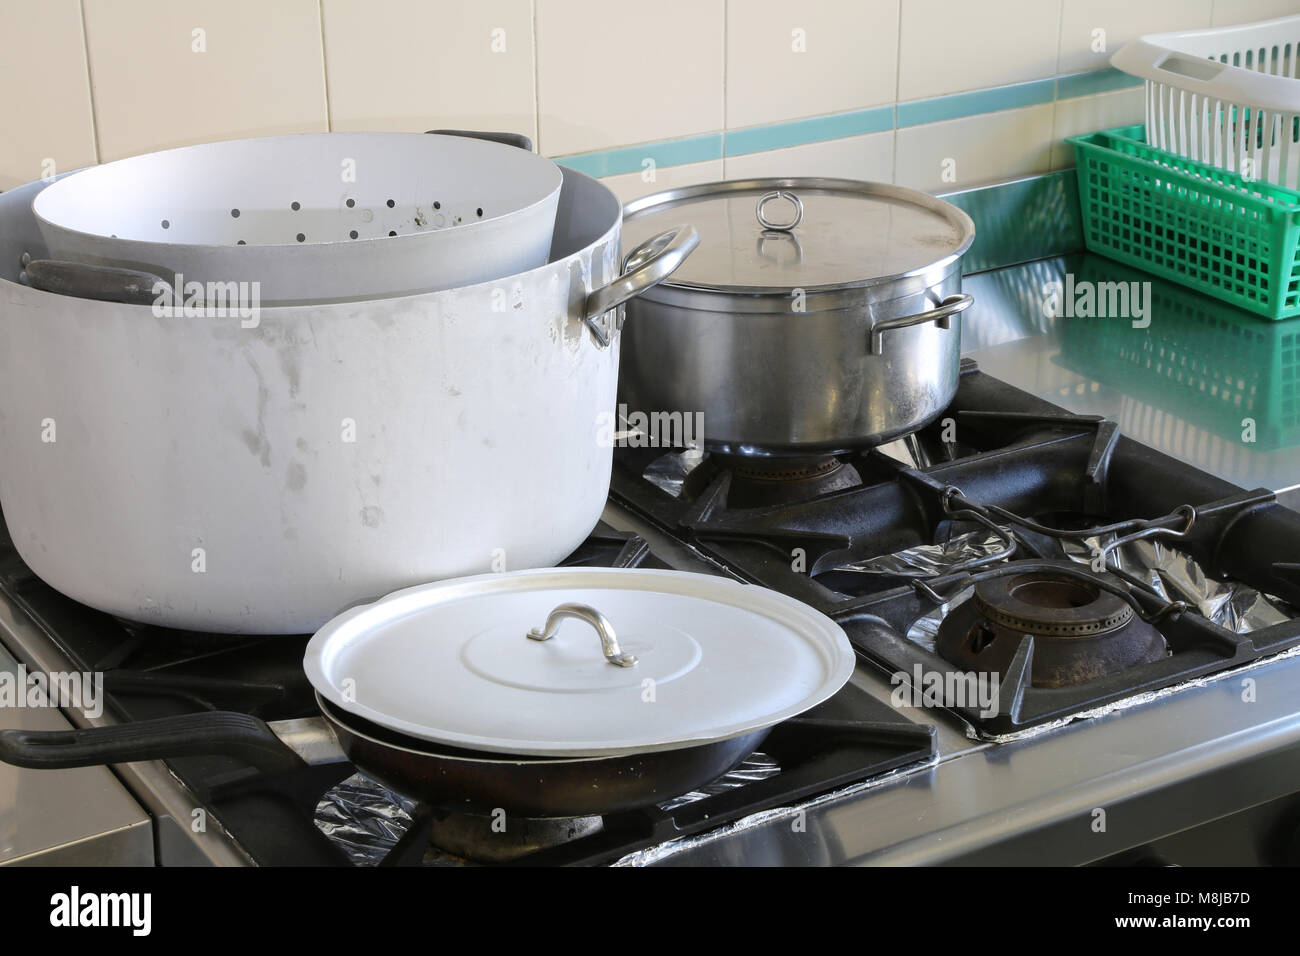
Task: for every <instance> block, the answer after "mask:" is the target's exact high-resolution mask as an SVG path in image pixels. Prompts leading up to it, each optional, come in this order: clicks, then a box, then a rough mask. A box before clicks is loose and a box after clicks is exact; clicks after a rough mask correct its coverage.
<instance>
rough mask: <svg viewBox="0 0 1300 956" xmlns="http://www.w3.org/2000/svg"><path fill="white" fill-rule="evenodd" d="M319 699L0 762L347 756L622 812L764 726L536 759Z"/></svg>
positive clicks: (486, 809) (27, 737)
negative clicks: (665, 744) (283, 715)
mask: <svg viewBox="0 0 1300 956" xmlns="http://www.w3.org/2000/svg"><path fill="white" fill-rule="evenodd" d="M317 702H318V703H319V705H320V709H321V716H320V717H318V718H317V717H313V718H306V719H301V720H283V721H274V722H272V723H266V722H265V721H262V720H259V719H258V718H256V717H250V716H249V715H247V714H240V713H234V712H227V711H206V712H203V713H198V714H187V715H184V716H180V717H162V718H158V719H155V720H145V721H139V722H136V723H129V724H119V725H117V726H113V727H93V728H89V729H84V730H55V731H29V730H5V731H0V760H3V761H4V762H5V763H7V764H11V765H13V766H16V767H29V768H34V769H41V770H60V769H66V768H69V767H87V766H96V765H101V764H114V763H130V762H132V761H136V760H162V759H166V758H169V757H193V756H200V755H217V754H219V755H225V756H229V757H235V758H238V759H240V760H243V761H245V762H247V763H248V764H250V765H251V766H254V767H256V768H258V769H259V770H262V771H264V772H266V773H285V772H292V771H294V770H300V769H303V768H304V767H306V766H307V765H309V764H324V763H333V762H337V761H341V760H345V759H346V760H349V761H351V762H352V764H353V765H354V766H355V767H356V768H357V769H358V770H359V771H361V773H363V774H365V775H366V776H368V777H371V778H372V779H374V780H376V781H378V782H379V783H381V784H383V785H384V786H386V787H388V788H389V789H390V790H393V791H395V792H397V793H401V794H403V795H405V796H408V797H411V798H413V799H416V800H421V801H424V802H425V803H428V804H429V805H431V806H434V807H438V808H440V809H447V810H458V811H461V812H465V813H478V814H487V813H490V812H492V811H493V810H494V809H496V808H498V807H505V808H507V809H508V810H509V812H511V813H512V814H517V815H519V816H523V817H537V818H552V817H578V816H597V815H604V814H608V813H617V812H621V811H625V810H633V809H636V808H638V807H645V806H648V805H650V804H653V803H658V802H662V801H663V800H666V799H668V798H670V797H675V796H678V795H680V794H683V793H688V792H690V791H691V790H695V789H697V788H698V787H700V786H702V785H704V784H706V783H708V782H709V781H711V780H714V779H716V778H717V777H719V776H721V775H722V774H724V773H726V772H727V771H728V770H730V769H731V768H732V767H734V766H736V765H737V764H738V763H740V761H742V760H743V759H745V757H747V756H749V755H750V754H751V753H753V751H754V750H756V749H757V748H758V746H759V745H760V744H761V743H762V742H763V740H764V739H765V738H766V737H767V735H768V733H769V732H770V731H771V728H770V727H765V728H762V729H760V730H755V731H751V732H749V733H746V734H741V735H739V736H736V737H730V738H727V739H726V740H719V741H713V742H710V743H707V744H702V745H700V746H697V747H687V748H679V749H676V750H658V751H647V752H644V753H638V754H630V755H620V756H614V757H578V758H573V757H568V758H534V757H521V756H512V755H503V754H485V753H477V752H475V751H469V750H457V749H454V748H448V747H437V746H433V745H431V744H429V743H427V742H425V741H421V740H417V739H415V738H411V737H405V736H404V735H402V734H397V733H393V732H391V731H388V730H385V729H383V728H380V727H378V726H376V725H373V724H370V723H368V722H367V721H365V720H363V719H361V718H357V717H353V716H352V715H345V714H343V713H342V712H340V711H339V710H338V709H336V708H334V707H333V706H332V705H330V704H329V703H328V702H326V701H323V700H321V699H320V698H319V697H317Z"/></svg>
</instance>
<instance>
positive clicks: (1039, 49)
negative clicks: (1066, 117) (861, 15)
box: [898, 0, 1061, 100]
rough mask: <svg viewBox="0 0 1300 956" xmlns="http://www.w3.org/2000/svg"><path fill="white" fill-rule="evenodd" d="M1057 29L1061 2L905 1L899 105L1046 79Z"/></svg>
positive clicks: (1052, 64)
mask: <svg viewBox="0 0 1300 956" xmlns="http://www.w3.org/2000/svg"><path fill="white" fill-rule="evenodd" d="M1060 28H1061V0H904V2H903V16H902V22H901V25H900V28H899V49H898V98H899V99H900V100H918V99H925V98H926V97H930V96H940V95H942V94H944V93H958V92H961V91H963V90H976V89H982V88H983V87H987V86H1003V85H1005V84H1008V83H1021V82H1024V81H1026V80H1038V79H1042V78H1043V77H1048V76H1052V75H1054V74H1055V73H1056V54H1057V41H1058V37H1059V35H1060Z"/></svg>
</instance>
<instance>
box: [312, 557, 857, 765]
mask: <svg viewBox="0 0 1300 956" xmlns="http://www.w3.org/2000/svg"><path fill="white" fill-rule="evenodd" d="M566 605H579V606H585V607H587V608H594V609H596V610H597V611H598V612H599V614H600V615H603V617H604V619H605V621H606V622H607V623H608V625H609V626H610V628H611V630H612V637H613V640H614V642H615V643H616V645H617V653H615V650H614V648H609V647H605V646H604V642H603V641H602V638H601V635H600V633H599V630H598V628H597V627H596V626H594V625H593V624H592V623H591V622H590V621H589V620H585V619H583V618H582V617H580V616H565V615H563V614H561V615H554V616H553V612H554V611H555V609H556V608H558V607H561V606H566ZM578 613H579V612H576V611H575V612H574V614H575V615H576V614H578ZM548 620H549V621H550V623H551V625H553V626H552V628H551V629H550V630H549V631H548V630H547V622H548ZM547 634H549V635H550V636H549V637H548V638H547V639H544V640H542V639H538V638H541V637H543V636H545V635H547ZM618 654H621V655H623V657H622V658H621V659H619V658H618ZM631 658H635V662H631ZM620 661H621V663H620ZM853 665H854V656H853V650H852V648H851V647H850V646H849V642H848V639H847V638H846V637H845V635H844V631H843V630H842V629H841V628H840V627H839V626H838V625H837V624H835V622H833V621H832V620H831V619H830V618H828V617H826V616H825V615H823V614H821V613H819V612H817V611H815V610H813V609H812V608H810V607H808V606H807V605H805V604H802V603H800V602H798V601H796V600H794V599H793V598H789V597H786V596H785V595H782V594H779V593H777V592H775V591H770V590H767V589H765V588H761V587H758V586H751V585H744V584H739V583H737V582H735V581H732V580H729V579H726V578H721V577H716V576H713V575H706V574H690V573H686V572H679V571H654V570H639V569H637V570H629V569H615V568H546V569H541V570H535V571H520V572H514V573H510V574H492V575H479V576H476V577H469V578H459V579H456V580H451V581H443V582H439V583H436V584H428V585H421V586H419V587H415V588H408V589H406V590H403V591H398V592H396V593H395V594H391V595H389V596H388V597H386V598H383V599H382V600H380V601H377V602H375V603H374V604H370V605H366V606H364V607H361V608H355V609H353V610H351V611H348V612H346V613H344V614H342V615H340V616H339V617H337V618H335V619H334V620H332V621H330V622H329V623H328V624H326V625H325V626H324V627H323V628H322V629H321V630H320V631H319V632H318V633H317V634H316V635H315V636H314V637H313V638H312V639H311V642H310V643H309V644H308V646H307V653H306V659H305V661H304V666H305V668H306V672H307V676H308V678H309V679H310V680H311V682H312V684H313V685H314V686H315V688H316V690H317V691H318V692H319V693H320V695H321V696H322V697H323V698H324V699H325V700H327V701H329V702H330V703H331V704H334V705H335V706H337V707H339V708H341V709H342V710H343V711H345V712H347V713H350V714H353V715H355V716H358V717H362V718H364V719H366V720H369V721H371V722H373V723H375V724H378V725H379V726H381V727H384V728H387V729H388V730H392V731H396V732H398V733H402V734H406V735H408V736H411V737H415V738H419V739H421V740H425V741H431V742H433V743H437V744H441V745H447V746H454V747H461V748H469V749H473V750H482V751H489V752H493V753H509V754H521V755H527V756H542V755H544V756H596V755H604V756H613V755H617V754H632V753H641V752H647V751H656V750H672V749H677V748H681V747H690V746H694V745H699V744H704V743H709V742H712V741H717V740H725V739H727V738H729V737H735V736H738V735H740V734H745V733H749V732H751V731H755V730H759V729H762V728H764V727H768V726H770V725H772V724H775V723H777V722H779V721H781V720H785V719H786V718H788V717H793V716H794V715H796V714H799V713H802V712H803V711H805V710H807V709H808V708H810V707H813V706H815V705H816V704H818V703H820V702H821V701H823V700H825V699H826V698H828V697H830V696H831V695H832V694H833V693H835V691H837V690H839V689H840V687H842V686H843V684H844V683H845V681H847V680H848V678H849V675H850V674H852V672H853Z"/></svg>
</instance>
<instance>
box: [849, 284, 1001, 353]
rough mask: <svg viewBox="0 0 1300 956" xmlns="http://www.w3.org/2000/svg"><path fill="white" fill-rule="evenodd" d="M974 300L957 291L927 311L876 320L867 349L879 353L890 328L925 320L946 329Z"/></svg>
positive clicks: (898, 327) (922, 322) (901, 327)
mask: <svg viewBox="0 0 1300 956" xmlns="http://www.w3.org/2000/svg"><path fill="white" fill-rule="evenodd" d="M974 301H975V300H974V299H973V298H972V297H971V296H969V295H967V294H966V293H965V292H958V293H957V294H956V295H950V296H948V297H947V298H946V299H944V300H943V301H942V302H940V303H939V304H938V306H936V307H935V308H933V309H930V310H929V311H928V312H918V313H916V315H904V316H900V317H899V318H897V319H885V320H884V321H883V322H877V323H876V324H875V325H873V326H872V327H871V338H870V340H869V341H868V342H867V351H868V352H869V353H870V354H872V355H880V354H881V353H882V352H884V350H885V333H886V332H888V331H890V330H891V329H906V328H910V327H911V326H913V325H924V324H925V323H926V322H934V323H936V324H937V325H938V326H939V328H941V329H946V328H948V327H949V321H948V320H949V319H951V318H952V317H953V316H954V315H958V314H960V313H962V312H965V311H966V310H967V309H969V308H970V307H971V304H972V303H973V302H974Z"/></svg>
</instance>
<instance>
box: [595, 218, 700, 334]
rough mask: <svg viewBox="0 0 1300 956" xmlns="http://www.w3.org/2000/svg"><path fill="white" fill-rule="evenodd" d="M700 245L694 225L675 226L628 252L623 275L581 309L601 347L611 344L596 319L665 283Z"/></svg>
mask: <svg viewBox="0 0 1300 956" xmlns="http://www.w3.org/2000/svg"><path fill="white" fill-rule="evenodd" d="M699 244H700V233H699V231H698V230H697V229H696V228H695V227H694V226H674V227H673V228H671V229H669V230H668V231H667V232H661V233H659V235H657V236H653V237H651V238H650V239H647V240H646V241H645V242H643V243H641V244H640V245H639V246H637V247H636V248H635V249H633V250H632V251H631V252H630V253H628V256H627V258H626V259H625V260H624V261H623V274H622V275H620V276H619V277H618V278H617V279H615V280H614V281H613V282H611V283H610V284H609V285H606V286H602V287H601V288H599V289H596V290H595V291H594V292H592V293H591V294H590V295H588V296H587V301H586V303H585V304H584V305H583V308H582V321H583V322H585V323H586V325H587V328H588V329H589V330H590V331H591V335H592V337H593V338H594V339H595V340H596V341H597V342H599V343H600V345H601V347H602V348H603V347H605V346H607V345H609V341H610V334H609V332H608V331H607V330H606V329H605V328H603V327H602V326H601V324H600V323H599V322H597V321H596V320H597V319H599V318H600V317H601V316H602V315H604V314H605V313H606V312H608V311H609V310H610V309H616V308H618V307H619V306H620V305H622V304H623V303H624V302H626V301H627V300H628V299H632V298H635V297H636V296H638V295H640V294H641V293H642V292H644V291H645V290H646V289H649V288H651V287H652V286H656V285H658V284H659V283H660V282H663V281H664V280H665V279H667V278H668V277H669V276H670V275H672V274H673V273H674V272H675V271H676V270H677V267H678V266H680V265H681V264H682V263H683V262H685V261H686V257H687V256H689V255H690V254H691V253H692V252H694V251H695V247H696V246H698V245H699Z"/></svg>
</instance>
